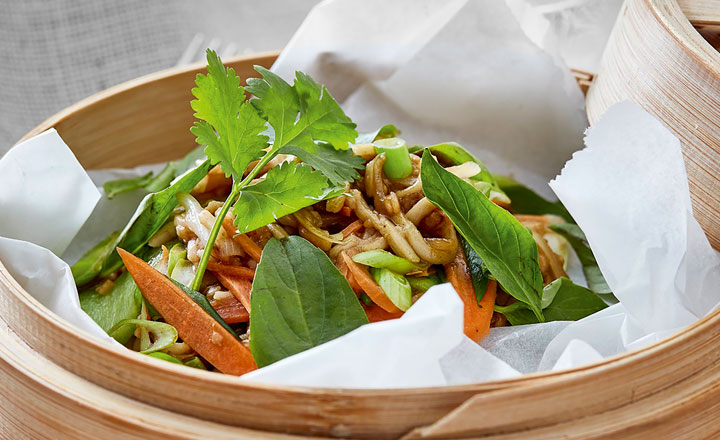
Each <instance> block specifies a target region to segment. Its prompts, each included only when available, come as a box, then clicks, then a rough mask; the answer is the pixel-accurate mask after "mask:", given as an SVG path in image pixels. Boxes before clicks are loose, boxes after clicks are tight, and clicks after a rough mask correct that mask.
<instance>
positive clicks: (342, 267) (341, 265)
mask: <svg viewBox="0 0 720 440" xmlns="http://www.w3.org/2000/svg"><path fill="white" fill-rule="evenodd" d="M337 268H338V270H339V271H340V273H341V274H342V275H343V276H344V277H345V279H346V280H348V284H350V288H351V289H352V290H353V292H355V294H356V295H360V294H361V293H362V292H363V290H362V287H360V285H359V284H358V283H357V281H356V280H355V277H354V276H353V274H352V273H350V269H349V268H348V266H347V264H345V259H344V258H342V255H340V256H339V257H338V261H337Z"/></svg>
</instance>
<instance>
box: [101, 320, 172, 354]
mask: <svg viewBox="0 0 720 440" xmlns="http://www.w3.org/2000/svg"><path fill="white" fill-rule="evenodd" d="M126 325H135V326H137V327H140V328H141V329H143V330H146V331H147V332H148V333H150V334H151V335H153V340H152V342H150V341H148V343H147V344H143V345H146V347H141V350H140V353H145V354H148V353H153V352H156V351H158V350H163V349H165V348H167V347H169V346H171V345H172V344H174V343H175V342H176V341H177V338H178V332H177V330H176V329H175V327H173V326H172V325H170V324H167V323H165V322H159V321H147V320H145V319H123V320H122V321H120V322H118V323H117V324H116V325H115V326H114V327H113V328H111V329H110V331H108V334H109V335H110V336H113V334H114V333H115V332H117V331H118V330H120V329H121V328H122V327H125V326H126Z"/></svg>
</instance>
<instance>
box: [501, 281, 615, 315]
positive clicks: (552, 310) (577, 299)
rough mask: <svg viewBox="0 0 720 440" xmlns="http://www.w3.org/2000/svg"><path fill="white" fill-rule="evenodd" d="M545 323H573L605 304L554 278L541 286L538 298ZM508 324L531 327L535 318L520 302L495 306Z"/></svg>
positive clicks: (598, 309) (599, 299)
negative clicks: (541, 295) (540, 297)
mask: <svg viewBox="0 0 720 440" xmlns="http://www.w3.org/2000/svg"><path fill="white" fill-rule="evenodd" d="M542 306H543V315H544V317H545V320H546V321H548V322H549V321H577V320H579V319H582V318H584V317H586V316H589V315H592V314H593V313H595V312H599V311H600V310H602V309H604V308H606V307H607V304H605V301H603V300H602V298H600V297H599V296H598V295H597V294H595V293H594V292H593V291H591V290H590V289H587V288H585V287H582V286H579V285H577V284H575V283H573V282H572V281H570V280H569V279H568V278H565V277H563V278H558V279H557V280H555V281H553V282H552V283H550V284H548V285H547V286H545V289H544V290H543V298H542ZM495 311H497V312H500V313H502V314H504V315H505V317H506V318H507V319H508V321H510V323H511V324H512V325H523V324H535V323H538V322H539V321H538V319H537V317H536V316H535V314H534V313H533V312H532V311H530V310H529V309H528V308H527V306H526V305H525V304H523V303H520V302H517V303H513V304H510V305H509V306H506V307H502V306H495Z"/></svg>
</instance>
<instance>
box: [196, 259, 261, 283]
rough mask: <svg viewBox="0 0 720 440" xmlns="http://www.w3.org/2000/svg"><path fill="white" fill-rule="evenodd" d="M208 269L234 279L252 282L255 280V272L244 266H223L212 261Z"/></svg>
mask: <svg viewBox="0 0 720 440" xmlns="http://www.w3.org/2000/svg"><path fill="white" fill-rule="evenodd" d="M207 269H208V270H209V271H211V272H217V273H222V274H226V275H229V276H233V277H238V278H244V279H246V280H252V279H253V278H255V271H254V270H253V269H250V268H249V267H243V266H232V265H230V264H222V263H216V262H213V261H210V262H209V263H208V265H207Z"/></svg>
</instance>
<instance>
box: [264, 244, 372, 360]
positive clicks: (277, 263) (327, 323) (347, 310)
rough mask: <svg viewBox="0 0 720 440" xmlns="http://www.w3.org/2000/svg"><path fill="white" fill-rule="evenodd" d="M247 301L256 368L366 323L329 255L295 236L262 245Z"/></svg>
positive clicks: (350, 290) (356, 300)
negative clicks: (249, 305)
mask: <svg viewBox="0 0 720 440" xmlns="http://www.w3.org/2000/svg"><path fill="white" fill-rule="evenodd" d="M250 303H251V308H252V315H251V317H250V350H251V351H252V354H253V357H254V358H255V361H256V362H257V364H258V366H259V367H263V366H265V365H269V364H272V363H273V362H277V361H279V360H280V359H283V358H286V357H288V356H291V355H293V354H296V353H299V352H301V351H305V350H307V349H309V348H312V347H315V346H317V345H320V344H322V343H324V342H327V341H330V340H332V339H335V338H337V337H339V336H342V335H344V334H346V333H348V332H350V331H352V330H354V329H356V328H358V327H360V326H361V325H363V324H366V323H367V322H368V320H367V316H366V315H365V311H364V310H363V308H362V306H361V305H360V302H359V301H358V298H357V296H356V295H355V293H353V291H352V289H351V288H350V285H349V284H348V282H347V280H346V279H345V277H343V276H342V274H341V273H340V271H339V270H338V269H337V268H336V267H335V265H334V264H333V263H332V261H330V259H329V258H328V256H327V255H326V254H325V253H324V252H323V251H321V250H320V249H318V248H317V247H315V246H313V245H312V244H311V243H310V242H308V241H307V240H305V239H304V238H301V237H298V236H294V235H293V236H290V237H288V238H285V239H283V240H278V239H275V238H273V239H271V240H270V241H269V242H268V244H267V245H265V248H264V249H263V253H262V258H261V259H260V264H258V266H257V270H256V272H255V281H254V282H253V286H252V291H251V294H250Z"/></svg>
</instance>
